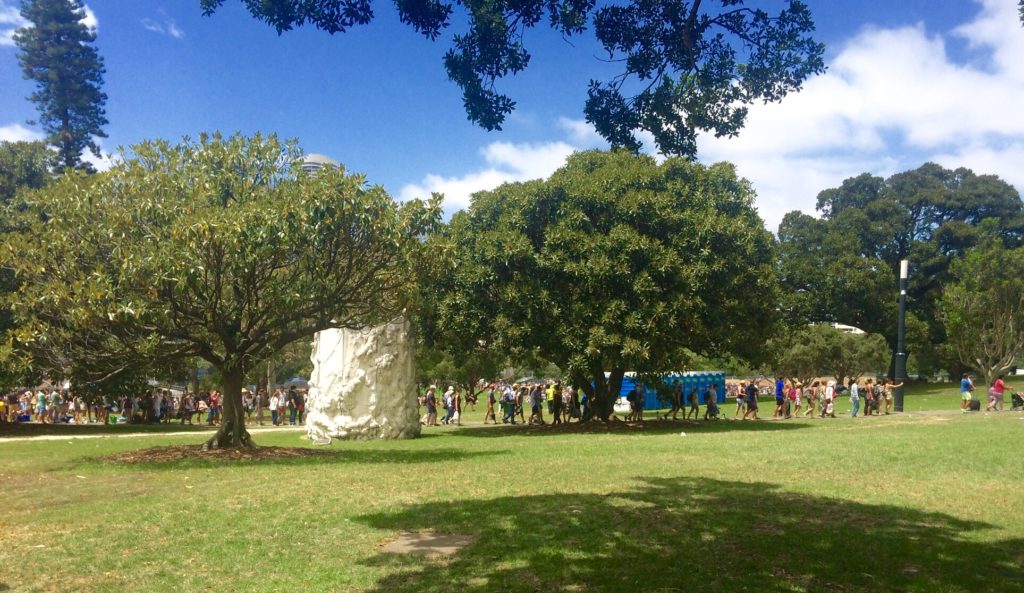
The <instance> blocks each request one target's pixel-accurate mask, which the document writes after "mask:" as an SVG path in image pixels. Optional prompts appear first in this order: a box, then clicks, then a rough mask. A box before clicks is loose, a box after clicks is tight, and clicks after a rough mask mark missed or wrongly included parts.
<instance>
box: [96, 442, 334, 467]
mask: <svg viewBox="0 0 1024 593" xmlns="http://www.w3.org/2000/svg"><path fill="white" fill-rule="evenodd" d="M340 454H341V452H340V451H325V450H323V449H308V448H305V447H255V448H251V449H211V450H209V451H203V448H202V446H201V445H174V446H168V447H150V448H148V449H139V450H136V451H126V452H124V453H117V454H115V455H108V456H106V457H104V458H103V459H104V460H105V461H112V462H114V463H127V464H133V463H169V462H175V461H190V460H195V459H210V460H217V461H224V462H228V463H230V462H233V461H276V460H282V459H298V458H306V457H336V456H338V455H340Z"/></svg>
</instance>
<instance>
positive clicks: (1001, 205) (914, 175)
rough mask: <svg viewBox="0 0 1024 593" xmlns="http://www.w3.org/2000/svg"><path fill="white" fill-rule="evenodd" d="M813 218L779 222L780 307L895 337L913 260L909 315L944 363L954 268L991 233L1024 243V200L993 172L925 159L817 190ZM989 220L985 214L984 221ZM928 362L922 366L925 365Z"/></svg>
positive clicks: (926, 360)
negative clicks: (903, 280) (944, 311)
mask: <svg viewBox="0 0 1024 593" xmlns="http://www.w3.org/2000/svg"><path fill="white" fill-rule="evenodd" d="M817 207H818V211H819V212H820V213H821V215H822V218H821V219H817V218H814V217H812V216H809V215H806V214H802V213H800V212H791V213H789V214H787V215H786V216H785V218H784V219H783V222H782V224H781V225H780V226H779V242H780V246H779V249H780V261H779V270H780V282H781V285H782V294H783V302H782V309H783V311H784V312H785V314H786V315H787V317H788V320H789V321H790V322H791V323H792V324H796V325H799V324H804V323H808V322H818V321H836V322H841V323H848V324H850V325H854V326H857V327H860V328H861V329H863V330H865V331H868V332H872V333H881V334H882V335H884V336H886V338H887V339H888V340H889V343H890V345H891V346H895V341H896V340H895V338H896V299H895V297H894V295H895V293H896V281H897V276H898V273H899V262H900V260H902V259H907V260H909V261H910V267H911V275H910V282H909V289H908V299H909V300H908V302H909V305H908V310H909V313H910V316H909V317H908V320H909V321H908V323H909V324H911V325H914V326H924V327H920V328H918V330H919V331H915V332H913V334H912V335H915V336H919V337H920V340H918V341H917V343H916V344H913V343H911V344H910V346H911V350H912V351H913V350H915V349H916V350H917V358H918V360H919V361H920V362H921V363H922V364H924V365H926V366H935V365H940V364H944V363H945V362H948V360H945V359H944V357H943V353H942V352H940V351H938V350H936V349H934V348H933V345H936V344H942V343H944V342H945V333H944V330H943V326H942V324H941V322H940V321H939V316H938V314H937V309H936V307H937V305H936V303H937V301H938V298H939V295H940V294H941V291H942V287H943V286H945V284H946V283H948V282H949V280H950V276H949V266H950V264H951V263H952V262H953V261H955V260H956V259H957V258H959V257H961V256H962V255H963V254H964V253H965V252H966V251H967V250H968V249H970V248H971V247H973V246H975V245H977V244H978V243H979V242H981V241H982V240H983V239H985V238H986V237H988V236H993V237H995V238H996V239H997V240H999V241H1000V242H1002V243H1004V244H1005V245H1007V246H1015V245H1019V244H1020V243H1021V242H1022V241H1024V203H1022V202H1021V198H1020V194H1019V193H1018V192H1017V190H1016V189H1014V188H1013V186H1011V185H1009V184H1008V183H1006V182H1005V181H1003V180H1001V179H999V178H998V177H996V176H994V175H977V174H975V173H974V172H973V171H971V170H969V169H964V168H960V169H955V170H950V169H945V168H943V167H940V166H939V165H936V164H934V163H927V164H925V165H922V166H921V167H919V168H918V169H915V170H912V171H906V172H903V173H898V174H896V175H893V176H891V177H889V178H888V179H883V178H881V177H876V176H872V175H869V174H866V173H865V174H862V175H859V176H857V177H853V178H850V179H847V180H845V181H844V182H843V183H842V185H841V186H840V187H837V188H831V189H826V190H824V191H822V192H821V193H820V194H818V204H817ZM987 221H988V222H987ZM922 370H923V369H922Z"/></svg>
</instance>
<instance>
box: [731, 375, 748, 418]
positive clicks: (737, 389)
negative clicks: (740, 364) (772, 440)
mask: <svg viewBox="0 0 1024 593" xmlns="http://www.w3.org/2000/svg"><path fill="white" fill-rule="evenodd" d="M746 385H747V384H746V382H743V383H740V384H739V385H738V386H737V385H736V384H735V383H733V384H732V385H730V386H729V391H731V392H732V395H733V397H734V398H735V399H736V412H735V413H733V415H732V417H733V419H734V420H735V419H736V417H737V416H739V415H740V412H742V411H743V407H744V398H745V397H746V395H745V394H744V393H743V389H744V387H746Z"/></svg>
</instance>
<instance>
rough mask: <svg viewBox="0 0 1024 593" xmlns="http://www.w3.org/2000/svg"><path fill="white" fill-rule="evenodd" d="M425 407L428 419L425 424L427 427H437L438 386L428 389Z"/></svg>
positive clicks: (424, 401)
mask: <svg viewBox="0 0 1024 593" xmlns="http://www.w3.org/2000/svg"><path fill="white" fill-rule="evenodd" d="M423 405H425V406H426V407H427V417H426V419H425V420H424V422H423V423H424V424H425V425H426V426H437V385H431V386H430V387H429V388H428V389H427V395H426V396H424V398H423Z"/></svg>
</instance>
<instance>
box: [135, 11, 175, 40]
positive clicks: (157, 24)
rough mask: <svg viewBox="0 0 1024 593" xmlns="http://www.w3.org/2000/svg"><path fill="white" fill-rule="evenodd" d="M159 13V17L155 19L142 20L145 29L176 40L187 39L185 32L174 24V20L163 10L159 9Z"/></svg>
mask: <svg viewBox="0 0 1024 593" xmlns="http://www.w3.org/2000/svg"><path fill="white" fill-rule="evenodd" d="M157 13H158V16H157V18H155V19H151V18H149V17H146V18H144V19H142V28H143V29H145V30H147V31H152V32H153V33H157V34H159V35H169V36H171V37H173V38H175V39H182V38H184V37H185V32H184V31H182V30H181V29H180V28H179V27H178V24H177V23H175V22H174V19H172V18H171V17H169V16H168V15H167V13H166V12H165V11H164V10H163V9H162V8H161V9H158V10H157Z"/></svg>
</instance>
